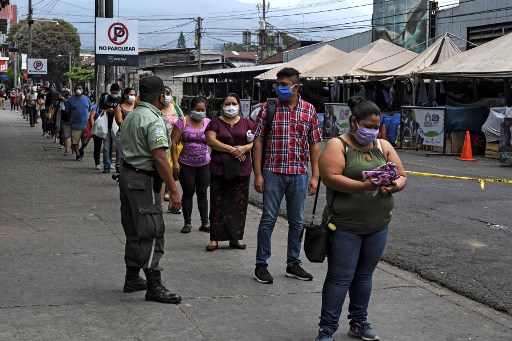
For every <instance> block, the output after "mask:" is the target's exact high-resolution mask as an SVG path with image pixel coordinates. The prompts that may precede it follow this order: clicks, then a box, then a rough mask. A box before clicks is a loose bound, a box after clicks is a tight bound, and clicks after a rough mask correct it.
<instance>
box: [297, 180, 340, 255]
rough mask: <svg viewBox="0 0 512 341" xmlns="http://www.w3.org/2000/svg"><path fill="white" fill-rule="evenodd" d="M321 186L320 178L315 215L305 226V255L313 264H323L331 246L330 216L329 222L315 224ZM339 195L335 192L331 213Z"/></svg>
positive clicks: (314, 205)
mask: <svg viewBox="0 0 512 341" xmlns="http://www.w3.org/2000/svg"><path fill="white" fill-rule="evenodd" d="M320 184H321V179H320V178H319V179H318V187H317V188H316V193H315V203H314V204H313V214H312V215H311V223H310V224H309V225H304V229H305V230H306V234H305V237H304V253H305V254H306V257H307V259H308V260H309V261H310V262H311V263H323V262H324V260H325V257H326V256H327V253H328V252H329V247H330V245H331V231H330V230H329V227H328V226H327V225H328V224H329V220H330V216H329V218H327V221H322V223H321V224H320V225H316V224H315V212H316V204H317V202H318V193H319V192H320ZM337 193H338V192H334V194H333V197H332V200H331V211H332V209H333V207H332V206H333V204H334V198H336V194H337Z"/></svg>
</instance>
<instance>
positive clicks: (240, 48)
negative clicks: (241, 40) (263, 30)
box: [223, 43, 258, 52]
mask: <svg viewBox="0 0 512 341" xmlns="http://www.w3.org/2000/svg"><path fill="white" fill-rule="evenodd" d="M223 49H224V51H226V52H227V51H236V52H245V51H249V52H256V51H257V50H258V47H257V46H256V45H243V44H237V43H225V44H224V47H223Z"/></svg>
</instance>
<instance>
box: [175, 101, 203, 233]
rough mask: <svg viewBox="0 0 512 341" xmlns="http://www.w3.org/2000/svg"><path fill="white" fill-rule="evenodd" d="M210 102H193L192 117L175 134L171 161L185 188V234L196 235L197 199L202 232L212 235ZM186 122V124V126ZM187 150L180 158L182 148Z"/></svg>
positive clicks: (177, 123)
mask: <svg viewBox="0 0 512 341" xmlns="http://www.w3.org/2000/svg"><path fill="white" fill-rule="evenodd" d="M206 106H207V104H206V99H204V98H203V97H196V98H194V99H192V101H190V110H191V111H190V117H182V118H180V119H179V120H177V121H176V123H175V125H174V128H173V130H172V134H171V138H172V149H171V157H172V163H173V172H174V174H176V175H178V176H179V179H180V183H181V187H182V188H183V218H184V220H185V224H184V225H183V228H182V229H181V233H190V231H192V206H193V205H192V199H193V197H194V193H195V194H196V195H197V207H198V209H199V214H200V216H201V227H199V230H200V231H203V232H210V222H209V219H208V185H209V184H210V169H209V167H208V164H209V163H210V153H209V152H208V145H207V144H206V137H205V130H206V127H207V126H208V123H209V122H210V119H208V118H206ZM185 121H186V123H185ZM180 142H181V143H182V144H183V150H182V151H181V154H180V155H179V157H178V144H179V143H180Z"/></svg>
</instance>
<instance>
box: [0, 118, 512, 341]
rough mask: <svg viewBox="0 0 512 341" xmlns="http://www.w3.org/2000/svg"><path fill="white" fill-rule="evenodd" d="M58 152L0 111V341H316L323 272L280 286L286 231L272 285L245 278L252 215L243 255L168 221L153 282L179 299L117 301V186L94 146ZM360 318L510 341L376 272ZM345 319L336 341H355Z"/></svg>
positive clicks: (507, 331)
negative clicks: (76, 153) (98, 165)
mask: <svg viewBox="0 0 512 341" xmlns="http://www.w3.org/2000/svg"><path fill="white" fill-rule="evenodd" d="M57 148H58V144H55V143H53V140H50V139H46V138H43V137H41V129H40V125H38V126H36V128H30V126H29V125H28V123H27V122H26V121H24V120H22V118H21V117H20V116H19V113H18V114H17V113H10V112H7V111H0V161H1V162H0V174H1V175H2V176H1V180H0V181H1V183H0V191H1V192H0V287H1V288H2V293H1V294H0V325H1V326H2V328H0V340H314V338H315V337H316V330H317V325H316V324H317V322H318V316H319V313H320V304H321V291H322V284H323V278H324V276H325V272H326V264H310V263H309V262H308V261H307V260H304V267H305V268H306V269H307V270H309V271H311V272H312V274H313V275H314V276H315V279H314V280H313V281H312V282H302V281H298V280H294V279H289V278H286V277H285V276H284V270H285V259H286V257H285V256H286V255H285V253H286V235H287V227H286V222H285V221H283V220H281V219H280V220H279V223H278V225H277V226H276V229H275V231H274V236H273V253H274V254H273V257H272V258H271V261H270V267H269V270H270V271H271V273H272V275H273V276H274V280H275V281H274V284H272V285H263V284H259V283H257V282H256V281H255V280H254V279H253V278H252V274H253V271H254V256H255V245H256V231H257V227H258V222H259V217H260V214H261V212H260V211H259V210H258V209H257V208H255V207H252V206H251V207H250V209H249V212H248V219H247V226H246V235H245V238H244V242H245V243H247V244H248V249H247V250H244V251H240V250H231V249H228V248H227V245H222V244H221V249H219V250H217V251H215V252H211V253H208V252H206V251H205V246H206V245H207V244H208V240H209V238H208V235H207V234H205V233H202V232H199V231H198V230H197V228H198V227H199V220H198V217H197V215H198V214H197V211H195V212H194V218H195V220H194V221H193V223H194V227H195V229H194V231H193V232H192V233H190V234H188V235H184V234H181V233H180V232H179V230H180V228H181V226H182V219H181V217H180V216H176V215H170V214H166V215H165V220H166V227H167V231H166V254H165V255H164V258H163V262H162V265H163V267H164V268H165V270H164V272H163V274H162V276H163V279H164V282H165V284H166V285H167V287H169V288H170V289H173V290H176V291H178V292H180V293H181V294H182V295H183V297H184V298H183V302H182V303H181V304H180V305H178V306H175V305H165V304H159V303H153V302H146V301H144V293H143V292H138V293H131V294H125V293H123V292H122V284H123V276H124V264H123V248H124V247H123V241H124V238H123V230H122V226H121V223H120V212H119V199H118V188H117V184H116V183H115V182H114V181H112V179H111V178H110V175H105V174H102V173H101V172H100V171H96V170H94V162H93V161H92V142H91V145H90V146H89V147H88V150H86V158H85V160H84V162H75V161H74V160H73V158H72V157H64V156H62V150H59V149H57ZM391 233H393V232H392V231H391ZM225 244H227V243H225ZM304 259H305V258H304ZM369 313H370V316H369V318H370V320H371V322H372V324H373V327H375V329H376V330H377V331H378V332H379V334H380V336H381V339H382V340H393V341H395V340H396V341H398V340H404V341H405V340H425V341H427V340H428V341H431V340H447V341H448V340H449V341H455V340H485V341H487V340H510V339H511V338H512V336H511V335H512V317H510V316H508V315H505V314H502V313H499V312H496V311H494V310H492V309H489V308H487V307H485V306H483V305H481V304H478V303H475V302H473V301H471V300H469V299H466V298H464V297H462V296H459V295H456V294H454V293H452V292H450V291H447V290H445V289H443V288H440V287H437V286H433V285H431V284H429V283H426V282H424V281H422V280H419V279H418V277H417V276H415V275H414V274H412V273H408V272H404V271H401V270H398V269H396V268H394V267H391V266H389V265H387V264H384V263H381V264H380V265H379V267H378V269H377V271H376V274H375V281H374V291H373V296H372V301H371V303H370V311H369ZM343 315H344V316H346V314H343ZM344 316H343V319H342V321H341V325H342V326H341V328H340V330H339V331H338V333H337V334H336V335H335V339H336V340H354V339H353V338H351V337H349V336H347V334H346V331H347V322H348V321H347V320H345V317H344Z"/></svg>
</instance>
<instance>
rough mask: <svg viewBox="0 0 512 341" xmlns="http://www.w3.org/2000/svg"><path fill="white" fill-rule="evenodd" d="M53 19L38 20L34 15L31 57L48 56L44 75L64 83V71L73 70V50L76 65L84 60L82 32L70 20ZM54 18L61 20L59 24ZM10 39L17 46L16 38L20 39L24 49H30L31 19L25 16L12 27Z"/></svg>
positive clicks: (20, 44) (18, 40)
mask: <svg viewBox="0 0 512 341" xmlns="http://www.w3.org/2000/svg"><path fill="white" fill-rule="evenodd" d="M44 20H48V19H44ZM51 20H52V21H38V20H37V18H35V19H34V23H33V24H32V54H31V55H30V56H29V58H46V59H48V74H47V75H46V76H43V78H44V79H47V80H51V81H53V82H55V83H56V84H62V83H63V82H64V80H65V77H64V73H65V72H66V71H68V70H69V53H70V52H71V56H72V64H73V65H78V64H79V62H80V36H79V35H78V32H77V30H76V28H75V27H74V26H73V25H71V24H70V23H68V22H67V21H65V20H63V19H51ZM53 21H57V22H58V23H59V25H57V24H56V23H55V22H53ZM7 41H8V43H9V44H10V45H11V46H14V42H16V43H17V44H18V48H19V51H20V53H27V52H28V22H27V20H22V21H20V22H19V23H18V24H16V25H14V26H13V27H11V29H10V31H9V34H8V36H7Z"/></svg>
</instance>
